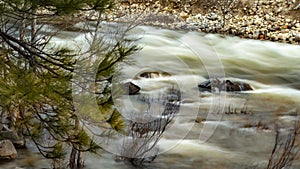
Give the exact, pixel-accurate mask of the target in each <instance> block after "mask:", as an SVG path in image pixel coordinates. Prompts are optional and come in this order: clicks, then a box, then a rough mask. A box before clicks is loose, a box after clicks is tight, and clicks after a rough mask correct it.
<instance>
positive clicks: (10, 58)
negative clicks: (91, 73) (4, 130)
mask: <svg viewBox="0 0 300 169" xmlns="http://www.w3.org/2000/svg"><path fill="white" fill-rule="evenodd" d="M113 4H114V1H112V0H1V1H0V18H1V21H0V111H1V114H6V115H7V116H8V118H7V123H6V125H7V126H8V127H9V128H10V129H12V130H14V131H16V132H17V133H18V134H19V135H20V136H22V137H25V138H29V139H30V140H31V141H33V142H34V143H35V144H36V146H37V148H38V150H39V151H40V153H41V154H42V155H43V156H44V157H46V158H50V159H53V161H54V162H57V161H58V160H57V159H65V158H66V155H67V154H70V156H69V167H70V168H75V167H82V165H83V163H82V162H81V152H84V151H91V152H96V151H97V149H101V145H97V144H96V143H95V142H94V141H93V138H91V137H90V136H89V135H88V134H87V133H86V131H85V130H84V129H83V127H82V123H84V121H82V120H81V119H80V118H79V117H78V114H76V113H75V108H74V102H73V98H72V78H73V76H74V69H75V65H76V64H78V62H80V56H81V55H84V54H86V53H89V54H90V55H91V56H96V57H97V58H98V59H97V61H98V62H97V63H95V64H97V71H96V79H95V82H94V83H96V85H99V84H101V85H102V86H104V87H103V88H102V89H101V90H99V91H97V92H96V93H95V94H96V99H97V103H98V107H97V109H99V110H101V111H98V112H101V113H103V114H102V115H99V114H96V113H94V114H93V112H91V115H92V116H94V117H100V118H97V120H99V121H101V122H102V123H105V124H106V126H110V127H109V128H105V129H108V130H115V131H121V130H122V129H123V126H124V123H123V120H122V116H121V115H120V113H119V112H117V110H115V109H114V108H113V102H112V96H111V87H110V86H111V85H110V84H111V83H112V82H111V79H112V76H113V74H114V73H115V72H116V70H117V69H116V66H117V64H118V63H119V62H122V61H124V59H125V58H126V56H128V55H130V54H132V53H133V52H135V51H136V50H137V48H136V46H134V45H132V44H131V43H130V42H128V40H127V39H125V36H124V35H122V36H123V37H121V38H118V39H117V40H116V42H115V43H113V44H111V45H110V46H109V47H103V43H105V41H104V40H103V38H102V36H103V35H100V34H98V31H99V29H100V27H101V26H100V23H101V21H102V20H101V13H104V12H105V11H106V10H107V9H110V8H112V7H113ZM87 11H95V12H98V13H99V19H98V21H97V23H96V29H93V30H92V31H91V32H86V33H90V34H92V35H93V39H92V40H91V43H90V44H91V45H90V48H89V49H88V50H87V51H82V49H76V50H75V49H71V48H69V46H68V47H65V46H53V45H51V39H52V37H53V36H55V35H57V34H58V33H60V32H61V31H62V29H63V28H62V27H55V29H45V26H47V25H45V24H44V23H47V22H51V21H52V20H53V18H54V19H55V18H61V17H65V16H66V15H67V16H68V17H72V16H73V15H75V14H77V13H82V12H87ZM41 21H43V22H41ZM66 22H67V21H66ZM82 22H84V20H83V21H82ZM83 78H84V77H83ZM85 108H86V109H87V112H88V111H89V110H92V109H95V108H92V109H91V108H89V107H85ZM67 148H71V149H72V150H71V151H68V149H67ZM76 159H77V160H76ZM53 166H57V165H56V164H54V165H53Z"/></svg>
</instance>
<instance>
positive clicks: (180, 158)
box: [0, 26, 300, 169]
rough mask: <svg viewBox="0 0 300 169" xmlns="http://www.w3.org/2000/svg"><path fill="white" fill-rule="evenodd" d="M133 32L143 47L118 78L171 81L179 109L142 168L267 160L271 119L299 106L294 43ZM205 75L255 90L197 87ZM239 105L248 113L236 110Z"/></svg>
mask: <svg viewBox="0 0 300 169" xmlns="http://www.w3.org/2000/svg"><path fill="white" fill-rule="evenodd" d="M132 36H133V37H134V38H140V39H139V40H138V41H137V42H136V43H137V44H138V45H139V46H140V47H142V49H141V50H140V51H139V52H138V53H137V54H134V55H133V56H131V60H132V61H133V62H132V63H131V64H123V65H122V69H121V72H122V77H121V78H123V79H122V80H129V79H130V80H132V82H134V83H135V84H137V85H139V86H140V87H141V88H142V90H141V93H151V92H155V91H159V90H161V89H163V88H165V87H166V86H169V85H170V84H171V85H177V86H178V87H179V89H180V92H181V94H182V104H181V108H180V112H179V113H178V114H177V116H176V117H175V119H174V122H173V123H172V124H171V126H169V128H168V129H167V131H166V132H165V135H164V136H163V138H162V139H161V141H160V142H159V143H158V146H159V148H160V154H159V155H158V157H157V159H156V160H155V161H154V162H153V163H151V164H147V165H146V166H145V168H159V169H167V168H173V169H184V168H186V169H193V168H195V169H196V168H197V169H198V168H203V169H206V168H218V169H223V168H224V169H225V168H226V169H227V168H230V169H231V168H246V167H258V168H264V166H266V165H267V162H268V158H269V156H270V153H271V151H272V148H273V145H274V141H275V133H274V124H275V122H277V123H280V124H282V125H290V124H292V123H293V120H294V119H295V114H296V113H295V112H296V108H297V107H298V106H299V105H300V104H299V103H300V59H299V57H300V46H299V45H289V44H282V43H275V42H269V41H259V40H248V39H240V38H238V37H228V36H222V35H218V34H204V33H199V32H186V31H173V30H165V29H159V28H154V27H148V26H139V27H137V28H135V29H134V30H133V31H132ZM65 38H68V39H72V38H74V33H72V32H66V34H64V35H63V36H61V37H58V39H57V41H59V40H61V41H63V40H64V39H65ZM80 38H82V35H80V34H79V33H77V34H76V36H75V39H80ZM147 71H152V72H166V73H167V74H168V76H163V75H162V76H160V77H157V78H153V79H146V78H137V76H138V75H139V74H141V73H143V72H147ZM119 78H120V77H118V79H119ZM208 78H220V79H221V78H226V79H230V80H232V81H241V82H245V83H249V84H250V85H251V86H253V88H254V90H253V91H249V92H239V93H222V94H212V93H209V92H200V91H199V90H198V88H197V85H198V83H200V82H203V81H205V80H207V79H208ZM116 79H117V78H116ZM132 97H134V96H132ZM133 106H134V105H133ZM216 106H219V107H218V108H217V109H216V108H215V107H216ZM229 108H231V109H232V111H231V110H230V111H229ZM245 108H247V111H246V112H247V113H246V114H243V113H241V110H245ZM120 109H121V108H120ZM234 109H235V110H236V113H233V112H234ZM196 119H198V120H199V119H200V121H201V120H203V121H202V122H200V123H198V122H197V123H196V122H195V120H196ZM205 119H206V120H205ZM30 151H34V150H33V148H30V150H29V152H30ZM22 152H23V155H22V154H21V160H16V161H15V162H13V163H5V164H0V168H1V167H2V168H13V167H14V166H21V167H22V165H23V166H24V168H26V165H27V163H28V162H24V161H26V160H24V159H26V158H25V157H26V155H24V151H22ZM25 154H26V153H25ZM22 158H23V159H22ZM84 158H85V161H86V162H85V164H86V168H90V169H95V168H97V169H98V168H99V169H102V168H103V169H104V168H105V169H124V168H134V167H132V166H131V165H127V164H124V163H122V162H115V161H114V156H113V155H112V154H110V153H107V152H104V153H103V155H102V156H101V157H100V158H99V157H97V156H95V155H92V154H85V156H84ZM37 159H39V160H36V162H35V163H36V165H35V166H34V167H31V168H49V167H50V166H49V164H47V163H46V162H45V161H43V160H41V158H40V157H37ZM296 160H297V161H298V162H299V161H300V159H296ZM298 167H299V165H298ZM28 168H30V167H28Z"/></svg>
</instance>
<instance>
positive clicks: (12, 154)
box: [0, 140, 18, 160]
mask: <svg viewBox="0 0 300 169" xmlns="http://www.w3.org/2000/svg"><path fill="white" fill-rule="evenodd" d="M17 157H18V154H17V151H16V149H15V147H14V145H13V144H12V142H11V141H10V140H2V141H0V160H13V159H16V158H17Z"/></svg>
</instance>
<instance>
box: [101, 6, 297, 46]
mask: <svg viewBox="0 0 300 169" xmlns="http://www.w3.org/2000/svg"><path fill="white" fill-rule="evenodd" d="M240 1H241V3H240V4H239V6H236V7H235V8H232V9H229V12H228V11H227V12H226V14H224V13H222V12H221V11H220V9H221V8H219V7H218V6H215V7H213V8H209V9H208V8H206V7H205V5H203V4H201V3H200V2H202V1H197V0H181V1H178V0H121V1H119V3H120V4H118V5H117V7H118V8H117V9H113V10H112V11H110V12H109V13H108V14H107V15H106V16H105V17H106V19H107V20H108V21H119V22H132V21H135V22H139V23H140V24H143V25H152V26H159V27H163V28H168V29H187V30H195V31H201V32H211V33H222V34H231V35H236V36H240V37H243V38H251V39H265V40H272V41H277V42H284V43H291V44H299V42H300V7H299V6H300V5H299V4H297V3H299V2H296V0H290V1H286V0H255V1H251V0H240Z"/></svg>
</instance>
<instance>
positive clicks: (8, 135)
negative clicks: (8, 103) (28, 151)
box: [0, 114, 25, 160]
mask: <svg viewBox="0 0 300 169" xmlns="http://www.w3.org/2000/svg"><path fill="white" fill-rule="evenodd" d="M6 122H7V120H6V118H5V117H3V114H2V115H1V119H0V160H13V159H16V158H17V156H18V154H17V151H16V148H23V147H24V146H25V140H24V139H22V138H20V137H19V136H18V134H17V133H16V132H15V131H13V130H11V129H9V127H7V126H8V125H7V123H6Z"/></svg>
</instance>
